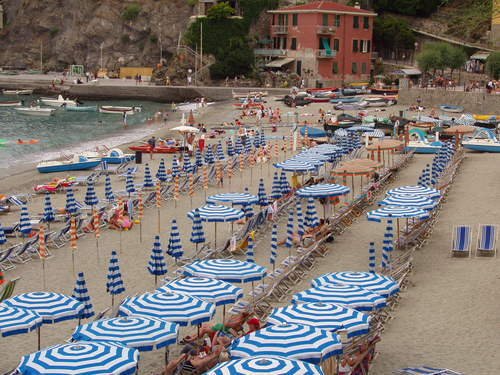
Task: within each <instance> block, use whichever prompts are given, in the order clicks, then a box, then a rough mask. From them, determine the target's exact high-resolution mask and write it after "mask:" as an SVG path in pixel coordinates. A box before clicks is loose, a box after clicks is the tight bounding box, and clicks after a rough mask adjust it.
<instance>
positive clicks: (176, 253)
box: [167, 219, 184, 259]
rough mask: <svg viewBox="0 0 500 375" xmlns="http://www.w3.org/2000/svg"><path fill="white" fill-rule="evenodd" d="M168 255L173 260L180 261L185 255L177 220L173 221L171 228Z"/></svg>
mask: <svg viewBox="0 0 500 375" xmlns="http://www.w3.org/2000/svg"><path fill="white" fill-rule="evenodd" d="M167 254H168V255H170V256H171V257H172V258H175V259H179V258H182V256H183V255H184V248H183V247H182V242H181V234H180V233H179V226H178V225H177V220H175V219H172V225H171V227H170V238H169V239H168V247H167Z"/></svg>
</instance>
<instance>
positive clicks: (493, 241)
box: [476, 224, 498, 256]
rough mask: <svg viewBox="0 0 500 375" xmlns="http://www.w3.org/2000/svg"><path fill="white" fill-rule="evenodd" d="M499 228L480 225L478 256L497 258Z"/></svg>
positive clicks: (490, 225) (491, 225)
mask: <svg viewBox="0 0 500 375" xmlns="http://www.w3.org/2000/svg"><path fill="white" fill-rule="evenodd" d="M497 235H498V230H497V226H496V225H493V224H479V228H478V232H477V248H476V256H497Z"/></svg>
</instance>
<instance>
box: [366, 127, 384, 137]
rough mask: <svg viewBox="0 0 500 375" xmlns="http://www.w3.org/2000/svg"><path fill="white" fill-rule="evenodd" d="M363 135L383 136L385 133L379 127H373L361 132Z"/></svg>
mask: <svg viewBox="0 0 500 375" xmlns="http://www.w3.org/2000/svg"><path fill="white" fill-rule="evenodd" d="M361 135H362V136H363V137H371V138H384V137H385V133H384V132H383V131H382V130H380V129H373V130H370V131H367V132H364V133H363V134H361Z"/></svg>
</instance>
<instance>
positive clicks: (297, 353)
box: [230, 324, 342, 364]
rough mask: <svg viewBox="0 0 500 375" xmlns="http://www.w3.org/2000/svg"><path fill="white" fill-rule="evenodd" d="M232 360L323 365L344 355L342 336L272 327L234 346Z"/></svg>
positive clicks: (290, 326) (305, 328) (304, 327)
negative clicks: (258, 358)
mask: <svg viewBox="0 0 500 375" xmlns="http://www.w3.org/2000/svg"><path fill="white" fill-rule="evenodd" d="M230 354H231V358H233V359H237V358H249V357H250V358H252V357H256V356H282V357H285V358H288V359H300V360H302V361H306V362H309V363H313V364H320V363H321V362H323V361H325V360H327V359H328V358H330V357H332V356H336V355H340V354H342V343H341V341H340V338H339V336H338V335H336V334H334V333H332V332H329V331H326V330H323V329H318V328H315V327H311V326H307V325H299V324H281V325H271V326H268V327H266V328H262V329H260V330H258V331H255V332H252V333H249V334H247V335H245V336H242V337H240V338H239V339H236V340H234V341H233V343H232V344H231V349H230Z"/></svg>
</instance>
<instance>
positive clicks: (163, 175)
mask: <svg viewBox="0 0 500 375" xmlns="http://www.w3.org/2000/svg"><path fill="white" fill-rule="evenodd" d="M156 178H157V179H158V181H161V182H165V181H167V180H168V176H167V168H166V167H165V159H163V158H161V159H160V164H159V165H158V171H157V172H156Z"/></svg>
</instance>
